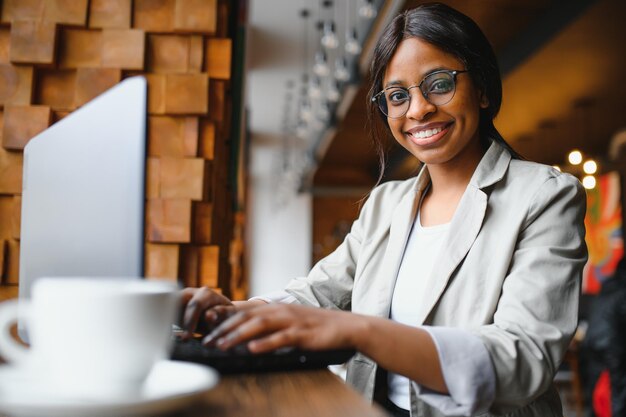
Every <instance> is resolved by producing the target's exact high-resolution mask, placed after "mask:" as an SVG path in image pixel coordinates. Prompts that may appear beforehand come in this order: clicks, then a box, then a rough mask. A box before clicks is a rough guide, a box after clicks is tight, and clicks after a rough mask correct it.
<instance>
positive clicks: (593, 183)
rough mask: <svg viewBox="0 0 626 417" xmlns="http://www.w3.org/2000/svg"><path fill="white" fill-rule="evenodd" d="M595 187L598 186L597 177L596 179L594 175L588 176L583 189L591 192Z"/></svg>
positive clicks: (584, 179)
mask: <svg viewBox="0 0 626 417" xmlns="http://www.w3.org/2000/svg"><path fill="white" fill-rule="evenodd" d="M595 186H596V177H594V176H593V175H587V176H585V177H584V178H583V187H585V188H586V189H588V190H590V189H592V188H595Z"/></svg>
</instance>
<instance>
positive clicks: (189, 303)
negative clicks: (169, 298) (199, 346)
mask: <svg viewBox="0 0 626 417" xmlns="http://www.w3.org/2000/svg"><path fill="white" fill-rule="evenodd" d="M182 299H183V303H185V312H184V314H183V327H184V328H185V330H186V331H188V332H194V331H196V329H197V328H198V324H199V322H200V318H201V317H202V315H203V313H205V312H206V311H207V310H208V309H210V308H212V307H215V306H217V305H231V306H232V303H231V302H230V300H229V299H228V298H226V297H224V296H223V295H221V294H218V293H216V292H214V291H211V290H210V289H209V288H206V287H203V288H186V289H184V290H183V291H182Z"/></svg>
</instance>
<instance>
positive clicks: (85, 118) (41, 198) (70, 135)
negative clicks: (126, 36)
mask: <svg viewBox="0 0 626 417" xmlns="http://www.w3.org/2000/svg"><path fill="white" fill-rule="evenodd" d="M146 99H147V85H146V80H145V78H143V77H132V78H128V79H126V80H124V81H122V82H121V83H119V84H117V85H116V86H114V87H113V88H111V89H110V90H108V91H106V92H105V93H103V94H102V95H100V96H98V97H96V98H95V99H93V100H92V101H90V102H89V103H87V104H85V105H84V106H83V107H81V108H80V109H78V110H76V111H74V112H73V113H71V114H69V115H68V116H66V117H65V118H64V119H62V120H61V121H59V122H58V123H56V124H54V125H53V126H51V127H50V128H48V129H47V130H45V131H43V132H41V133H40V134H39V135H37V136H35V137H34V138H33V139H31V140H30V141H29V143H28V144H27V145H26V147H25V148H24V168H23V170H24V175H23V191H22V218H21V222H22V223H21V242H20V243H21V249H20V280H19V296H20V299H27V298H29V297H30V290H31V287H32V285H33V282H34V281H36V280H37V279H38V278H39V277H42V276H81V275H82V276H85V275H86V276H93V277H98V276H101V277H121V278H120V279H124V277H128V278H129V279H131V278H132V277H138V276H142V275H143V259H144V253H143V250H144V205H145V204H144V199H145V197H144V196H145V192H144V183H145V160H146V133H147V132H146V119H147V112H146ZM18 326H19V334H20V337H22V339H23V340H25V341H28V334H27V329H26V328H25V326H24V323H22V322H20V323H19V325H18ZM174 339H175V341H174V348H173V353H172V357H173V358H174V359H176V360H186V361H192V362H196V363H204V364H207V365H210V366H213V367H214V368H216V369H218V370H220V371H222V372H227V373H233V372H253V371H258V372H260V371H271V370H289V369H310V368H321V367H325V366H327V365H330V364H339V363H344V362H346V361H347V360H348V359H349V358H350V357H351V356H352V355H353V354H354V351H350V350H347V351H321V352H309V351H302V350H296V349H281V350H280V351H277V352H272V353H270V354H265V355H254V354H251V353H250V352H247V351H246V349H245V348H241V347H238V348H237V349H233V350H231V351H229V352H222V351H219V350H217V349H208V348H205V347H204V346H202V345H201V343H200V342H199V341H185V342H184V341H181V340H180V339H178V338H174Z"/></svg>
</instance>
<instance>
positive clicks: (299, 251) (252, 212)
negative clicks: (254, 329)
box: [247, 179, 313, 297]
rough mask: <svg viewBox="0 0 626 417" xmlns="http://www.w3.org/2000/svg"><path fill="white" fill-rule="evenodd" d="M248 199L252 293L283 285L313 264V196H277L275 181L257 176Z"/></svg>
mask: <svg viewBox="0 0 626 417" xmlns="http://www.w3.org/2000/svg"><path fill="white" fill-rule="evenodd" d="M249 186H250V191H249V200H248V208H249V209H248V210H249V212H248V219H249V223H248V230H247V233H248V242H247V243H248V271H249V275H248V276H249V279H250V294H249V295H250V296H251V297H252V296H255V295H261V294H266V293H268V292H272V291H277V290H281V289H283V287H284V286H285V284H286V283H287V282H289V280H290V279H291V278H293V277H296V276H301V275H306V274H307V273H308V271H309V269H310V267H311V250H312V249H311V242H312V240H313V239H312V236H311V234H312V217H313V216H312V199H311V196H310V195H309V194H299V195H294V196H293V197H292V198H290V199H289V200H288V202H287V203H286V204H279V203H278V201H277V198H276V184H275V181H268V180H267V179H253V180H252V181H251V183H250V184H249Z"/></svg>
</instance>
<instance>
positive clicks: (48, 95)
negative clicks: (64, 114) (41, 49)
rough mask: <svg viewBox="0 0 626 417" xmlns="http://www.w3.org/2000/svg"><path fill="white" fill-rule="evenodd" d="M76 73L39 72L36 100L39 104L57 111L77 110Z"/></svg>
mask: <svg viewBox="0 0 626 417" xmlns="http://www.w3.org/2000/svg"><path fill="white" fill-rule="evenodd" d="M75 89H76V71H73V70H47V71H39V72H38V79H37V89H36V90H35V99H36V102H37V103H41V104H44V105H46V106H50V107H51V108H52V109H53V110H55V111H69V110H74V108H75V101H76V100H75Z"/></svg>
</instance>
